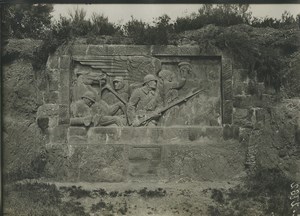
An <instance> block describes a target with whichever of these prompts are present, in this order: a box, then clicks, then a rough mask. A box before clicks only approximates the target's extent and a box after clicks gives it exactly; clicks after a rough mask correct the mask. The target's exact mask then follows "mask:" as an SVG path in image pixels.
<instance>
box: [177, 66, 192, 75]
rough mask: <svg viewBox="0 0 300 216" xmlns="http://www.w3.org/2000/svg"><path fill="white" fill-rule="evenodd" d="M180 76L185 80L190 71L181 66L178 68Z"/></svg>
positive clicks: (188, 68)
mask: <svg viewBox="0 0 300 216" xmlns="http://www.w3.org/2000/svg"><path fill="white" fill-rule="evenodd" d="M179 71H180V74H181V76H182V77H184V78H187V76H188V75H189V74H190V73H191V69H190V67H188V66H181V67H180V68H179Z"/></svg>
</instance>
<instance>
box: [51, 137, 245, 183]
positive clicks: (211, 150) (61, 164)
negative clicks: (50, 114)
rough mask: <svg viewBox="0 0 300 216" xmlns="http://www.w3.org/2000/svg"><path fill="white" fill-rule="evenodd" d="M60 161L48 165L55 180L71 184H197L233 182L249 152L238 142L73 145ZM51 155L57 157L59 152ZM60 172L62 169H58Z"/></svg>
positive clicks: (69, 146) (241, 169) (62, 146)
mask: <svg viewBox="0 0 300 216" xmlns="http://www.w3.org/2000/svg"><path fill="white" fill-rule="evenodd" d="M65 146H67V148H68V149H67V150H65V151H63V152H64V154H62V155H61V156H60V159H59V160H58V161H57V162H56V161H52V163H47V168H48V169H49V170H52V172H53V173H54V174H55V173H56V172H55V171H56V170H57V171H60V172H61V173H62V174H61V175H60V176H53V179H54V180H55V179H56V180H58V179H62V180H64V181H70V182H81V181H86V182H128V181H130V180H134V181H138V180H140V179H144V181H146V182H147V181H149V180H154V181H159V180H167V181H173V180H174V181H178V180H180V179H181V178H182V177H187V178H190V179H193V180H196V181H199V180H200V181H203V180H230V179H232V178H233V177H234V176H236V175H238V174H239V173H240V172H242V171H243V169H244V166H243V161H244V160H245V156H244V155H245V152H244V150H243V149H241V148H240V146H239V145H238V141H236V140H228V141H218V140H214V141H212V142H211V143H206V144H204V145H196V144H195V145H185V144H180V145H176V144H175V145H172V144H169V143H166V145H163V146H160V145H158V144H153V145H148V146H147V147H145V146H144V145H137V144H134V145H120V144H115V145H114V144H113V145H95V144H91V145H84V144H69V145H61V146H60V145H58V147H60V148H64V147H65ZM51 148H52V147H49V150H48V152H49V154H51V155H52V156H54V157H55V155H56V154H57V151H55V152H53V153H52V151H51ZM58 169H59V170H58Z"/></svg>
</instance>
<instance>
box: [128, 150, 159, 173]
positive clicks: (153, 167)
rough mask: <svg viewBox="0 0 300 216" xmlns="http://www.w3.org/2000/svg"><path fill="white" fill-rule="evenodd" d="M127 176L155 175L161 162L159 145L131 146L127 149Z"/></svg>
mask: <svg viewBox="0 0 300 216" xmlns="http://www.w3.org/2000/svg"><path fill="white" fill-rule="evenodd" d="M128 158H129V176H131V177H146V176H149V175H150V176H151V175H154V176H156V175H157V173H158V172H157V171H158V166H159V164H160V162H161V148H160V147H132V148H130V150H129V157H128Z"/></svg>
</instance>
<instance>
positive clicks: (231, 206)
mask: <svg viewBox="0 0 300 216" xmlns="http://www.w3.org/2000/svg"><path fill="white" fill-rule="evenodd" d="M291 183H292V181H291V179H290V178H288V177H286V176H285V174H283V173H282V172H281V171H280V170H279V169H263V168H260V169H258V170H257V172H256V173H255V174H254V175H252V176H250V177H249V178H248V179H246V181H245V185H243V186H241V185H239V186H237V187H236V188H234V189H230V190H229V191H227V192H224V191H223V192H222V191H220V190H216V189H213V190H212V197H211V198H212V199H214V200H215V201H216V203H218V205H217V207H215V206H209V208H208V210H209V213H210V215H211V216H215V215H224V216H232V215H274V216H281V215H292V210H291V208H290V202H291V201H290V200H289V197H290V184H291Z"/></svg>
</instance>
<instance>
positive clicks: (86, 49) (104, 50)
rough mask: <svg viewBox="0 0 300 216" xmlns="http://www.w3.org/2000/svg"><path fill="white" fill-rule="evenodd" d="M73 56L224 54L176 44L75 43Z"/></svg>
mask: <svg viewBox="0 0 300 216" xmlns="http://www.w3.org/2000/svg"><path fill="white" fill-rule="evenodd" d="M70 52H71V53H72V56H73V57H74V56H75V57H76V56H81V57H82V56H87V55H89V56H99V55H100V56H101V55H102V56H103V55H104V56H105V55H127V56H150V55H153V56H165V55H168V56H170V55H172V56H200V55H201V56H222V53H220V52H210V53H204V52H202V51H201V50H200V48H199V46H174V45H165V46H159V45H151V46H149V45H119V44H115V45H114V44H112V45H88V44H87V45H74V46H72V48H71V49H70Z"/></svg>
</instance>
